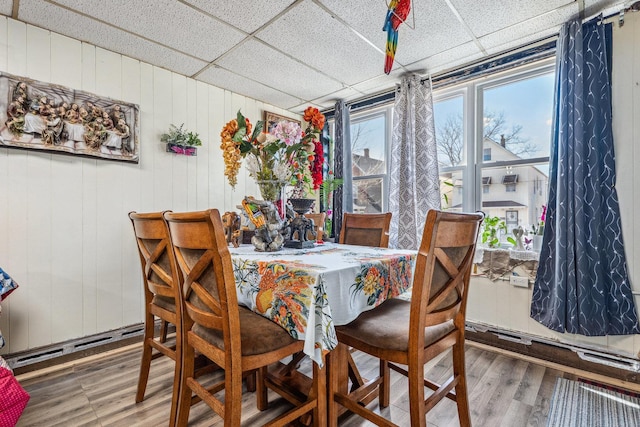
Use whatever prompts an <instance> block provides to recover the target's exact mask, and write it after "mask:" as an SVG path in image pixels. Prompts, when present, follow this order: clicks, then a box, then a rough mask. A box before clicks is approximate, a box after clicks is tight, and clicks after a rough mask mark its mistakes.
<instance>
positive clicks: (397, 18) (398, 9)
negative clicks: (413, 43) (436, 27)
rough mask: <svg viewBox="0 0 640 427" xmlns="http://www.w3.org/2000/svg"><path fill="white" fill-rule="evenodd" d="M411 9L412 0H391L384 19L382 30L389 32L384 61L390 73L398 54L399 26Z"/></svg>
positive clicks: (386, 72) (385, 69)
mask: <svg viewBox="0 0 640 427" xmlns="http://www.w3.org/2000/svg"><path fill="white" fill-rule="evenodd" d="M410 10H411V0H391V1H390V2H389V10H388V11H387V17H386V18H385V20H384V27H382V31H386V32H387V56H386V58H385V61H384V72H385V74H389V73H390V72H391V68H392V67H393V58H394V57H395V56H396V48H397V47H398V27H399V26H400V24H402V23H403V22H404V21H405V20H406V19H407V16H409V11H410Z"/></svg>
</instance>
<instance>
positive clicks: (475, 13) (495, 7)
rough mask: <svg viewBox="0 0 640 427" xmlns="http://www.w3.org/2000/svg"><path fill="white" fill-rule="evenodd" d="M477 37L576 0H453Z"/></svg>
mask: <svg viewBox="0 0 640 427" xmlns="http://www.w3.org/2000/svg"><path fill="white" fill-rule="evenodd" d="M451 3H452V4H453V5H454V7H455V8H456V9H457V10H458V12H459V13H460V16H461V17H462V19H463V20H464V22H465V23H466V24H467V25H468V26H469V28H471V31H472V32H473V34H474V35H475V36H476V37H480V36H484V35H486V34H489V33H492V32H494V31H498V30H500V29H501V28H505V27H509V26H511V25H515V24H518V23H520V22H523V21H526V20H528V19H531V18H533V17H535V16H538V15H541V14H544V13H547V12H551V11H553V10H554V9H557V8H560V7H562V6H565V5H567V4H570V3H574V4H577V2H576V1H575V0H536V1H531V0H492V1H466V0H451Z"/></svg>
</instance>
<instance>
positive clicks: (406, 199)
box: [389, 74, 440, 249]
mask: <svg viewBox="0 0 640 427" xmlns="http://www.w3.org/2000/svg"><path fill="white" fill-rule="evenodd" d="M390 169H391V170H390V173H389V180H390V184H389V210H390V211H391V213H392V214H393V216H392V217H391V228H390V229H389V246H390V247H392V248H402V249H418V247H419V246H420V240H421V239H422V231H423V229H424V222H425V219H426V217H427V211H428V210H429V209H440V176H439V173H438V155H437V147H436V136H435V124H434V120H433V98H432V94H431V81H430V80H426V81H422V80H421V78H420V76H418V75H416V74H414V75H411V76H405V77H403V78H402V81H401V82H400V86H399V87H398V88H397V89H396V98H395V104H394V107H393V136H392V139H391V168H390Z"/></svg>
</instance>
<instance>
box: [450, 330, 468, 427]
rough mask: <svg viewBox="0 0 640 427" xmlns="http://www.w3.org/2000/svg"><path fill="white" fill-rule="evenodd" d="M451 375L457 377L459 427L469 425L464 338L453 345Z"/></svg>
mask: <svg viewBox="0 0 640 427" xmlns="http://www.w3.org/2000/svg"><path fill="white" fill-rule="evenodd" d="M453 375H454V376H455V377H456V378H458V384H457V385H456V404H457V407H458V418H459V419H460V427H471V415H470V413H469V397H468V395H467V376H466V373H465V362H464V339H462V342H461V343H458V344H456V345H454V346H453Z"/></svg>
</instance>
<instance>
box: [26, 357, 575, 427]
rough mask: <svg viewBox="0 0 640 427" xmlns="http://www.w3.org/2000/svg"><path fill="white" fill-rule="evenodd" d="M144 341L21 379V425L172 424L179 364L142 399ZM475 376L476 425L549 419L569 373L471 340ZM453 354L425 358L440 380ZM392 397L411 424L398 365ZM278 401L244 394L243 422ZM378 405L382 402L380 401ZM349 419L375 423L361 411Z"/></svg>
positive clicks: (450, 411)
mask: <svg viewBox="0 0 640 427" xmlns="http://www.w3.org/2000/svg"><path fill="white" fill-rule="evenodd" d="M140 357H141V349H140V348H139V347H136V348H134V349H130V350H127V351H126V352H124V353H121V354H117V355H113V356H109V357H105V358H101V359H99V360H95V361H90V362H86V363H81V364H77V365H75V366H72V367H69V368H65V369H63V370H61V371H58V372H53V373H48V374H45V375H42V376H37V377H33V378H29V379H23V380H21V384H22V386H23V387H24V388H25V389H26V390H27V391H28V392H29V393H30V395H31V400H30V402H29V404H28V406H27V408H26V409H25V412H24V414H23V416H22V418H21V419H20V421H19V423H18V426H47V427H49V426H127V427H129V426H145V427H146V426H164V425H168V421H167V420H168V416H169V406H170V400H171V385H172V375H173V368H172V362H171V361H170V360H169V359H167V358H160V359H156V360H154V361H153V362H152V365H151V375H150V380H149V384H148V386H147V392H146V395H145V400H144V401H143V402H141V403H139V404H136V403H135V402H134V398H135V397H134V396H135V392H136V386H137V380H138V372H139V364H140ZM354 357H355V360H356V363H357V364H358V366H360V367H361V373H362V374H363V376H365V377H367V375H369V377H371V376H373V375H374V374H375V373H376V372H377V370H378V364H377V361H376V360H374V359H372V358H370V357H369V356H367V355H365V354H363V353H356V354H354ZM466 366H467V382H468V385H469V401H470V407H471V420H472V423H473V426H475V427H485V426H486V427H497V426H505V427H520V426H522V427H525V426H545V425H546V420H547V414H548V412H549V400H550V398H551V395H552V393H553V388H554V385H555V381H556V378H557V377H559V376H565V377H570V375H569V374H564V373H563V372H560V371H557V370H554V369H550V368H545V367H543V366H539V365H536V364H533V363H529V362H526V361H523V360H519V359H515V358H512V357H509V356H505V355H502V354H498V353H494V352H491V351H486V350H482V349H479V348H476V347H472V346H467V350H466ZM451 369H452V368H451V357H450V355H449V353H444V354H443V355H441V356H440V357H438V358H436V359H434V360H432V361H430V362H429V363H428V364H427V365H426V366H425V371H426V372H427V375H428V376H429V377H430V378H431V379H432V380H434V381H436V382H438V380H443V379H445V378H448V376H449V375H451ZM391 375H392V385H391V405H390V406H389V407H388V408H386V409H384V410H382V412H381V413H382V414H383V416H385V417H386V418H390V419H391V420H392V421H393V422H395V423H396V424H399V425H401V426H410V422H409V415H408V410H409V403H408V399H407V382H406V379H404V378H403V377H402V376H401V375H399V374H397V373H395V372H393V371H392V372H391ZM269 399H270V400H269V401H270V404H271V405H270V408H269V410H267V411H264V412H259V411H258V410H257V409H256V405H255V395H254V394H253V393H245V394H244V395H243V407H242V414H243V415H242V417H243V418H242V420H243V421H242V425H243V426H258V425H262V424H263V423H264V422H266V421H267V420H269V419H270V418H272V417H273V416H275V415H276V413H281V412H283V411H284V410H286V409H287V408H288V403H287V402H285V401H283V400H282V399H278V398H277V396H276V395H275V394H273V393H271V394H270V395H269ZM370 407H372V408H376V409H377V401H374V402H372V403H371V405H370ZM427 423H428V425H429V426H432V427H456V426H459V423H458V418H457V413H456V407H455V404H454V403H453V402H451V401H449V400H447V399H445V400H444V401H443V402H441V403H439V404H438V405H437V406H436V407H435V408H434V409H433V410H432V411H431V412H430V413H429V414H428V416H427ZM189 425H190V426H222V421H221V420H220V418H219V417H218V416H217V415H215V414H214V413H213V412H212V411H211V410H209V408H208V407H207V406H206V405H205V404H204V403H200V404H198V405H196V406H194V407H193V408H192V409H191V414H190V417H189ZM340 425H341V426H368V425H371V424H370V423H368V422H365V421H364V420H362V419H361V418H358V417H356V416H351V417H348V418H346V419H344V420H342V421H341V423H340Z"/></svg>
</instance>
